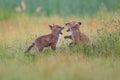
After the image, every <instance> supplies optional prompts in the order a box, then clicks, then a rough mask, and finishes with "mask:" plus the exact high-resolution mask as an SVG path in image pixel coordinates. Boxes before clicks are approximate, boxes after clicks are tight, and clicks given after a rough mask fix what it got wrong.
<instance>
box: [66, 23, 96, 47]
mask: <svg viewBox="0 0 120 80" xmlns="http://www.w3.org/2000/svg"><path fill="white" fill-rule="evenodd" d="M81 24H82V23H81V22H77V21H71V22H68V23H66V24H65V25H66V26H67V27H68V30H67V32H70V33H71V35H68V36H65V37H64V38H65V39H71V40H73V42H71V43H70V44H69V46H71V45H76V44H78V42H79V41H81V42H85V43H88V44H92V45H93V47H95V45H94V44H93V43H92V41H91V39H90V38H89V37H88V36H87V35H85V34H84V33H82V32H81V31H80V29H79V27H80V25H81Z"/></svg>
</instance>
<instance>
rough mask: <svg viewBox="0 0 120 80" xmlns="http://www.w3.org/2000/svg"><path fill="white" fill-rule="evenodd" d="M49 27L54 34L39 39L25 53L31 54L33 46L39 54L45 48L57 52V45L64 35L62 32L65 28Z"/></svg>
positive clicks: (53, 25)
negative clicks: (61, 35)
mask: <svg viewBox="0 0 120 80" xmlns="http://www.w3.org/2000/svg"><path fill="white" fill-rule="evenodd" d="M49 27H50V29H51V31H52V32H51V33H50V34H48V35H43V36H40V37H38V38H37V39H36V40H35V41H33V43H32V44H31V45H30V46H29V48H28V49H27V50H26V52H25V53H27V52H29V51H30V50H31V48H32V47H33V46H36V47H37V48H38V50H39V52H42V51H43V49H44V48H45V47H49V46H50V47H51V49H52V50H56V44H57V42H58V39H59V35H60V34H63V33H62V30H63V29H64V27H61V26H60V25H55V24H52V25H49Z"/></svg>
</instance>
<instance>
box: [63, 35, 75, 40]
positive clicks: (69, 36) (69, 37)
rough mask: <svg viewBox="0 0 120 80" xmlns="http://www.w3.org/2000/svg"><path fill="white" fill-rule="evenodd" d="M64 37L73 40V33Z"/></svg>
mask: <svg viewBox="0 0 120 80" xmlns="http://www.w3.org/2000/svg"><path fill="white" fill-rule="evenodd" d="M64 38H65V39H71V40H73V38H72V35H68V36H64Z"/></svg>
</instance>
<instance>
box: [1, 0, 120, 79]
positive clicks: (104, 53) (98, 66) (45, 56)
mask: <svg viewBox="0 0 120 80" xmlns="http://www.w3.org/2000/svg"><path fill="white" fill-rule="evenodd" d="M32 1H35V2H36V4H33V3H34V2H32ZM47 1H49V5H45V4H47V3H48V2H47ZM67 1H68V3H66V2H65V0H46V1H45V2H44V1H43V0H30V1H28V0H25V3H26V4H25V3H21V1H19V0H18V1H17V0H11V1H8V0H0V80H119V79H120V76H119V74H120V15H119V14H120V10H119V8H120V7H119V5H118V4H117V3H118V2H119V0H110V1H109V0H98V2H97V1H96V0H93V1H94V3H92V2H89V0H84V1H82V3H80V2H79V1H81V0H75V3H74V4H73V5H72V7H71V9H68V8H69V6H70V5H71V3H72V0H67ZM37 2H38V3H37ZM87 2H89V4H88V3H87ZM103 2H104V4H103ZM9 3H10V4H9ZM39 3H40V4H39ZM63 3H64V4H65V3H66V7H64V6H62V5H64V4H63ZM78 3H80V4H81V5H79V4H78ZM83 3H84V4H83ZM95 3H96V5H93V4H95ZM99 3H100V4H99ZM6 4H8V6H6ZM51 4H52V6H50V5H51ZM82 4H83V5H82ZM87 4H88V6H86V8H82V7H80V6H85V5H87ZM97 4H98V5H97ZM30 5H33V7H30ZM39 5H41V6H42V11H40V8H39V7H38V6H39ZM101 5H102V6H101ZM115 5H116V6H115ZM17 6H20V8H17V11H16V12H15V10H16V9H15V8H16V7H17ZM89 6H91V7H89ZM95 6H100V7H99V10H98V7H95ZM113 6H114V7H113ZM36 7H38V9H37V11H36V12H38V13H34V12H35V11H34V10H35V9H36ZM78 7H80V10H81V11H79V10H75V9H76V8H78ZM53 8H55V9H54V10H52V9H53ZM90 8H92V9H91V10H90ZM20 9H23V10H24V11H23V12H21V11H20ZM62 10H63V11H62ZM97 10H98V11H97ZM39 11H40V12H39ZM54 11H55V12H54ZM87 11H88V12H87ZM72 12H73V13H72ZM84 13H88V14H84ZM93 13H94V14H93ZM91 14H92V15H91ZM72 20H75V21H81V22H82V26H81V27H80V30H81V31H82V32H83V33H85V34H86V35H88V36H89V37H90V38H91V39H92V41H93V42H94V44H95V45H96V48H95V49H93V48H92V46H89V45H85V44H84V43H80V44H79V45H78V46H75V47H72V48H71V49H70V48H68V44H69V43H70V42H71V40H65V39H64V38H63V37H64V36H65V35H68V34H69V33H67V32H66V30H67V28H66V27H65V23H66V22H69V21H72ZM53 23H54V24H59V25H61V26H64V27H65V29H64V31H63V32H64V34H63V35H61V36H60V39H59V42H58V44H57V50H56V51H52V50H51V49H50V48H46V49H45V50H44V51H43V52H42V53H39V52H38V51H37V49H36V48H32V50H31V51H30V52H29V53H28V55H25V54H24V51H25V50H26V49H27V48H28V46H29V45H30V44H31V42H32V41H34V40H35V39H36V38H37V37H38V36H41V35H45V34H49V33H50V32H51V31H50V29H49V26H48V25H49V24H53Z"/></svg>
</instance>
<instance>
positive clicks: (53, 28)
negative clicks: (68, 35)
mask: <svg viewBox="0 0 120 80" xmlns="http://www.w3.org/2000/svg"><path fill="white" fill-rule="evenodd" d="M49 27H50V29H51V31H52V33H56V34H63V33H62V30H63V29H64V27H61V26H60V25H55V24H51V25H49Z"/></svg>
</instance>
